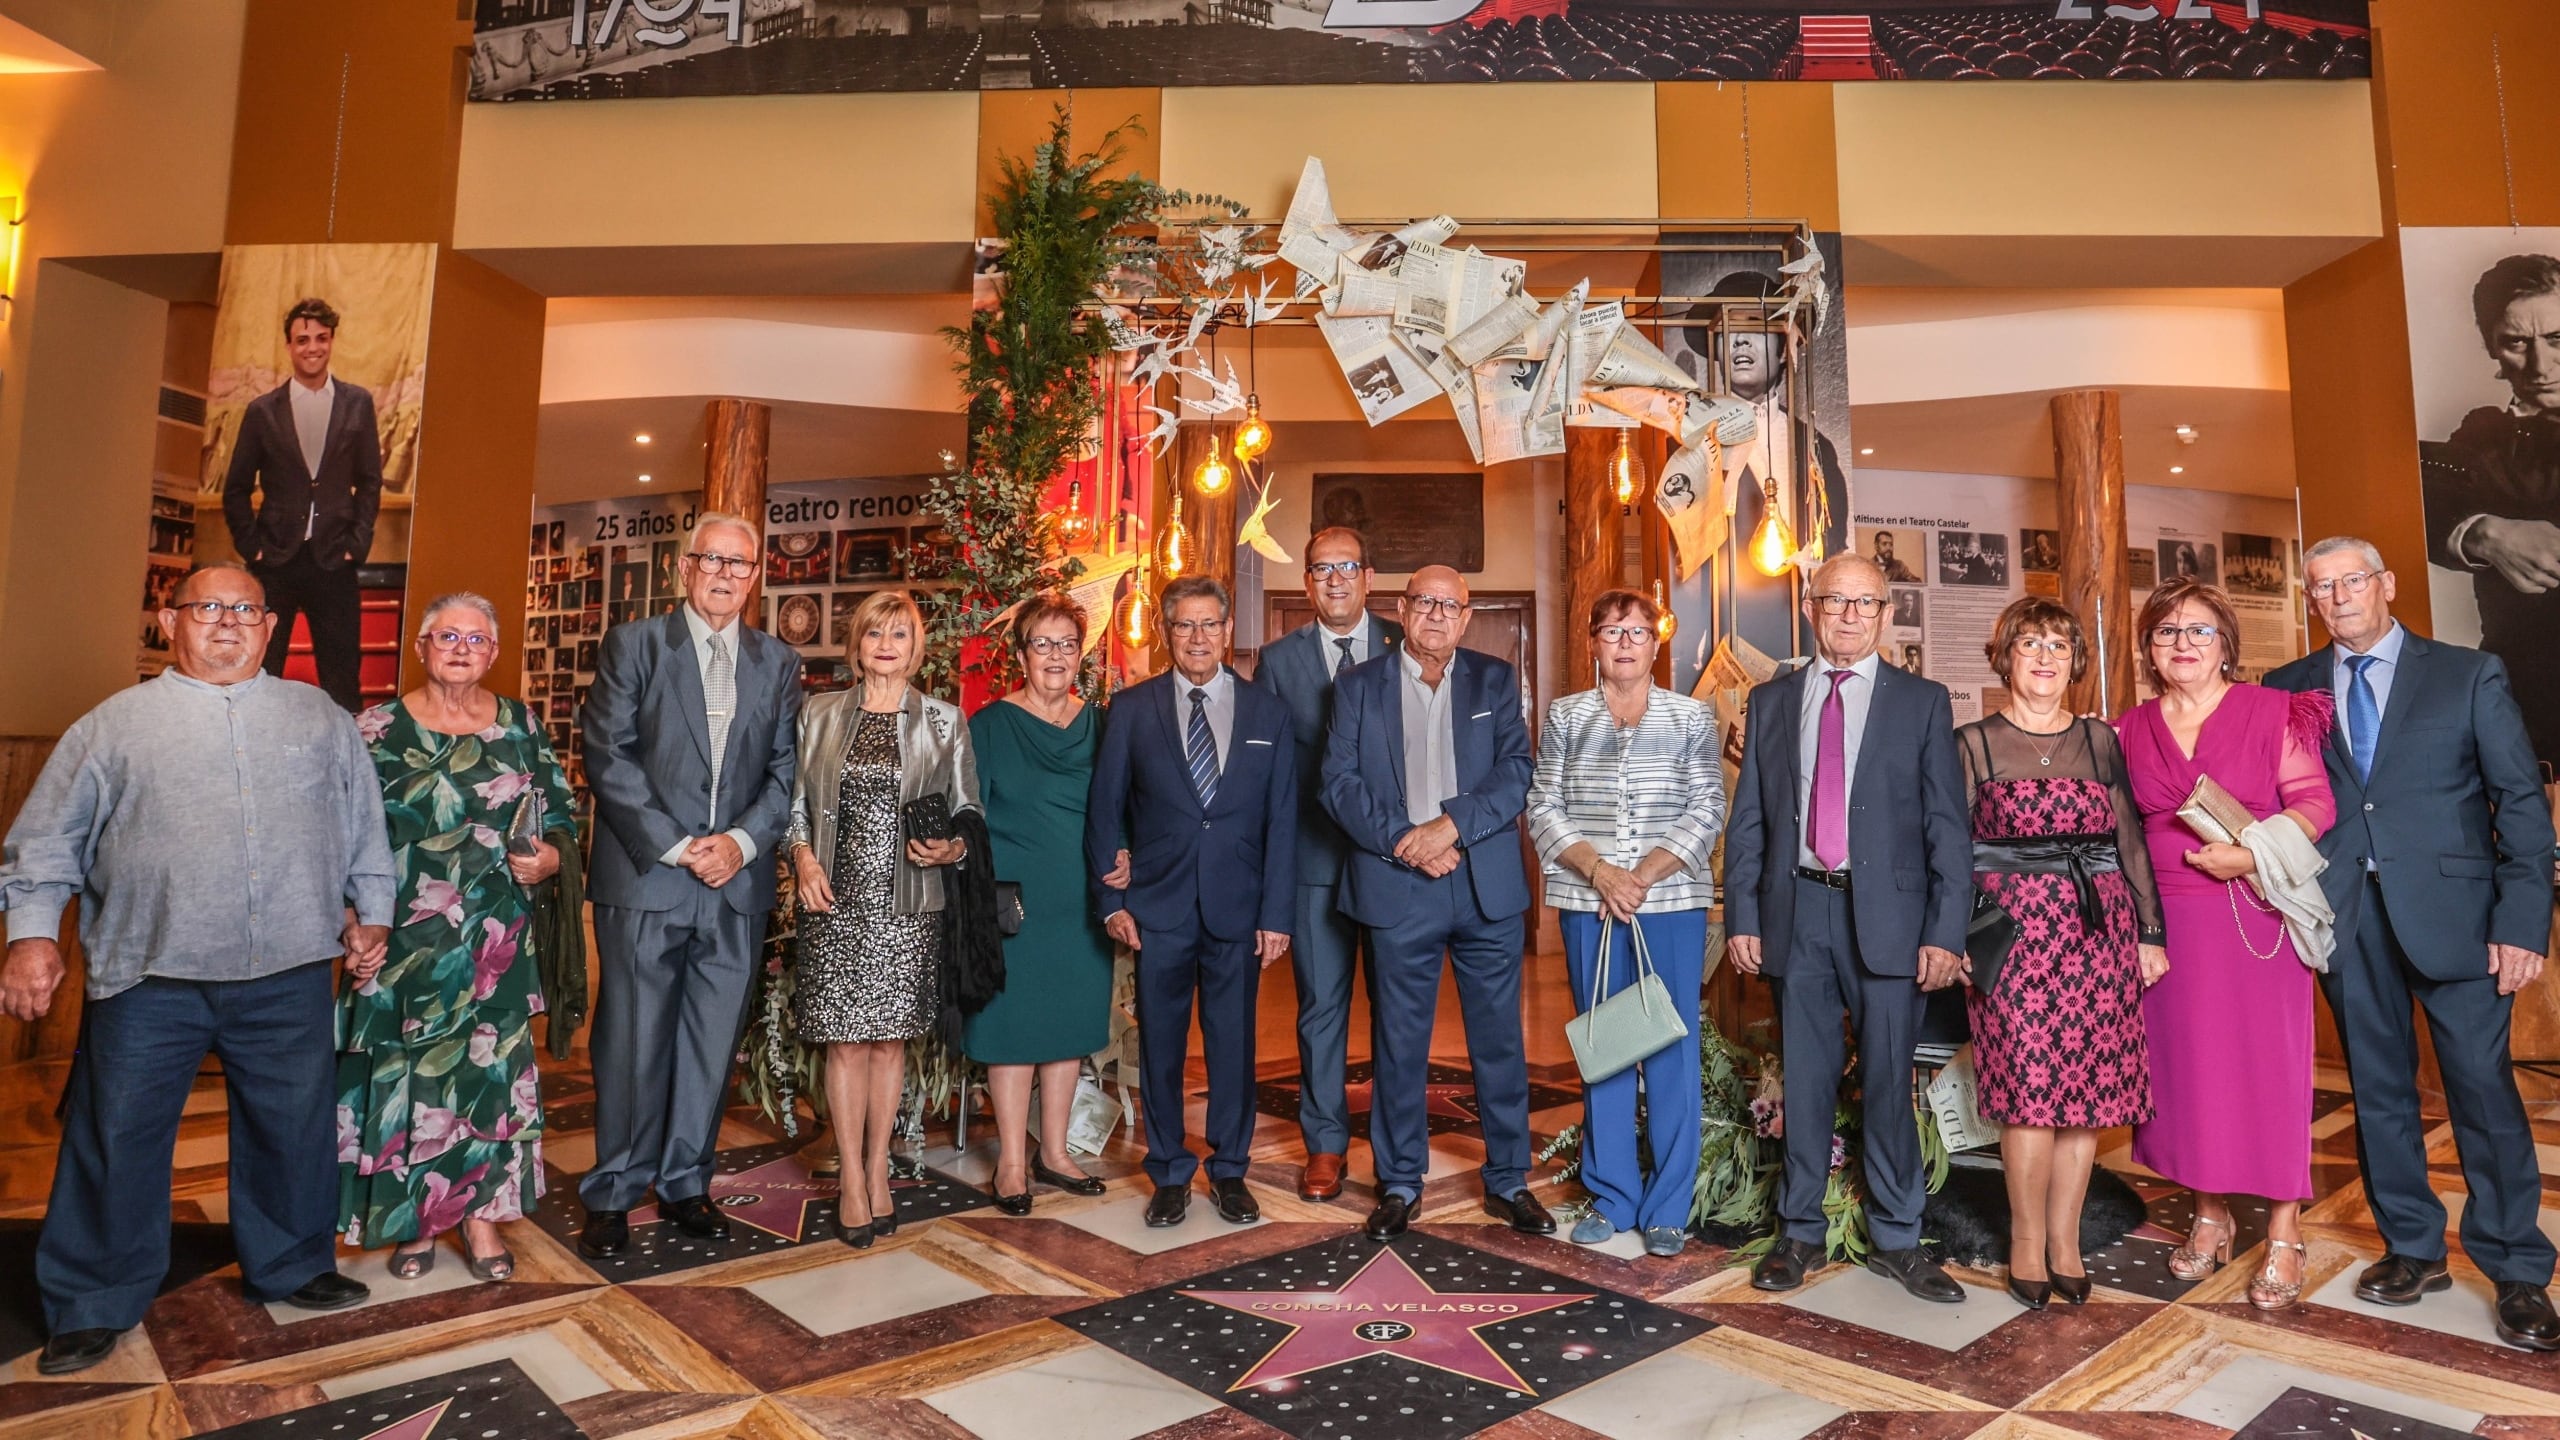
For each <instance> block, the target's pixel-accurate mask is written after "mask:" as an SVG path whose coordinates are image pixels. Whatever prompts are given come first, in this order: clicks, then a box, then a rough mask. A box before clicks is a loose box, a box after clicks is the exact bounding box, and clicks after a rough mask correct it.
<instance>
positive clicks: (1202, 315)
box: [1173, 300, 1218, 355]
mask: <svg viewBox="0 0 2560 1440" xmlns="http://www.w3.org/2000/svg"><path fill="white" fill-rule="evenodd" d="M1217 318H1218V307H1217V304H1216V302H1214V301H1208V300H1204V301H1202V302H1200V306H1199V308H1198V309H1196V310H1193V311H1192V312H1191V325H1190V328H1189V329H1187V330H1185V331H1184V332H1183V335H1182V343H1181V344H1179V345H1176V346H1174V347H1173V353H1174V354H1176V355H1186V354H1189V353H1190V352H1191V351H1194V350H1197V349H1199V348H1200V336H1201V334H1202V333H1203V332H1204V331H1206V330H1207V329H1208V328H1209V322H1210V321H1212V320H1215V319H1217Z"/></svg>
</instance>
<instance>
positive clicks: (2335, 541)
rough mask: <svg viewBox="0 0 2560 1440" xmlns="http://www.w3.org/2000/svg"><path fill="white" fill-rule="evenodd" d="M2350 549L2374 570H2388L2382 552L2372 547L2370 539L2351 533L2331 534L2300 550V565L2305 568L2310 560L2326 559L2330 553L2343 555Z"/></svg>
mask: <svg viewBox="0 0 2560 1440" xmlns="http://www.w3.org/2000/svg"><path fill="white" fill-rule="evenodd" d="M2351 551H2352V552H2353V553H2355V554H2358V555H2361V556H2363V557H2364V563H2366V564H2367V565H2370V566H2372V567H2373V568H2374V569H2376V570H2388V569H2390V568H2391V567H2390V565H2389V564H2387V563H2385V562H2384V560H2383V558H2382V552H2381V551H2380V550H2378V549H2376V548H2374V544H2373V542H2372V541H2370V540H2365V539H2360V538H2358V537H2356V536H2353V535H2332V536H2330V537H2329V538H2328V539H2326V540H2322V541H2320V542H2318V543H2316V544H2314V545H2313V546H2312V547H2311V548H2310V549H2308V550H2305V551H2303V552H2302V565H2303V568H2304V569H2306V570H2307V569H2309V568H2310V567H2311V562H2312V561H2314V560H2326V559H2328V558H2329V557H2330V556H2332V555H2344V554H2347V553H2349V552H2351Z"/></svg>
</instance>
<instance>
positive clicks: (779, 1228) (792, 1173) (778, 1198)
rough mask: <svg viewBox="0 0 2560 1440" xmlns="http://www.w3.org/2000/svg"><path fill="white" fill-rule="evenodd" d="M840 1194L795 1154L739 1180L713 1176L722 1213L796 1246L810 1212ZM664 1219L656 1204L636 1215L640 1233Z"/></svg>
mask: <svg viewBox="0 0 2560 1440" xmlns="http://www.w3.org/2000/svg"><path fill="white" fill-rule="evenodd" d="M835 1194H836V1183H835V1182H834V1181H832V1180H813V1179H811V1178H810V1176H809V1167H808V1166H806V1165H804V1164H802V1163H800V1157H798V1156H796V1155H785V1156H783V1157H782V1158H781V1159H779V1160H767V1161H766V1162H764V1163H763V1164H761V1165H758V1166H756V1167H755V1168H754V1169H752V1170H741V1171H739V1172H738V1173H736V1174H734V1175H714V1176H712V1177H711V1203H712V1204H714V1205H717V1206H719V1207H720V1212H721V1213H722V1214H724V1215H726V1216H728V1217H729V1218H730V1219H731V1220H734V1221H736V1222H737V1223H739V1224H741V1225H752V1226H754V1227H755V1228H756V1229H758V1230H761V1231H763V1232H764V1233H766V1234H767V1235H772V1236H777V1237H779V1238H781V1239H784V1240H788V1241H791V1242H792V1243H794V1244H797V1243H799V1240H800V1232H801V1229H802V1227H803V1226H805V1225H806V1224H807V1223H808V1220H809V1207H810V1206H812V1205H815V1204H817V1203H818V1202H820V1201H822V1200H832V1199H834V1198H835ZM663 1218H665V1217H664V1216H662V1215H661V1214H660V1213H659V1211H658V1207H657V1206H656V1205H643V1206H641V1207H640V1208H639V1209H637V1210H634V1211H632V1212H631V1224H632V1226H633V1228H635V1229H636V1228H638V1227H639V1226H642V1225H650V1224H654V1223H656V1222H657V1221H659V1220H661V1219H663Z"/></svg>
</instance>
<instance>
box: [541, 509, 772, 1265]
mask: <svg viewBox="0 0 2560 1440" xmlns="http://www.w3.org/2000/svg"><path fill="white" fill-rule="evenodd" d="M763 545H764V541H763V537H762V535H761V534H760V533H759V532H758V531H757V529H756V527H755V526H754V524H753V523H751V522H749V521H748V520H746V519H745V518H744V517H742V516H737V515H725V514H719V513H716V512H706V513H705V514H703V515H702V516H701V517H700V518H698V519H696V520H695V521H694V523H693V528H692V530H691V531H690V532H689V533H688V535H687V537H686V542H685V547H684V553H683V558H682V559H680V560H679V561H678V562H677V566H676V570H677V575H678V576H679V578H680V579H681V580H682V582H683V584H684V591H685V603H684V604H683V605H682V606H680V607H678V608H677V610H676V612H675V613H674V614H672V615H660V616H656V617H653V618H651V619H647V620H638V621H633V622H630V623H628V624H623V625H617V626H615V627H614V628H613V629H612V630H610V631H607V632H606V634H605V637H604V647H603V650H602V652H601V654H600V655H599V656H598V659H597V662H596V678H595V684H594V686H593V688H591V689H590V690H589V691H588V693H587V706H586V711H585V713H584V715H582V716H581V717H580V722H579V723H580V725H581V727H582V728H583V730H584V732H585V735H586V752H587V785H588V788H589V789H590V790H592V791H593V792H594V794H595V802H596V834H595V839H594V841H593V843H592V844H591V845H590V847H589V851H588V862H587V894H588V896H589V897H590V898H591V899H593V900H594V901H595V924H596V953H597V956H598V960H599V965H600V970H601V978H600V983H599V986H598V995H597V1000H596V1019H595V1035H594V1041H593V1050H594V1056H595V1076H596V1163H595V1167H594V1168H593V1169H591V1170H589V1171H588V1172H587V1174H586V1177H585V1178H584V1179H583V1180H581V1181H580V1182H579V1184H578V1198H579V1199H580V1200H581V1201H583V1202H584V1203H585V1205H586V1207H587V1221H586V1225H585V1228H584V1229H583V1230H582V1231H581V1232H580V1234H579V1236H578V1250H579V1252H580V1253H581V1254H584V1255H586V1256H588V1257H589V1258H590V1259H603V1258H607V1257H610V1256H614V1255H618V1254H621V1253H622V1251H623V1248H624V1247H625V1246H626V1245H627V1244H628V1243H629V1240H630V1219H629V1216H630V1212H631V1210H632V1209H633V1208H635V1207H637V1206H638V1205H639V1204H640V1203H641V1202H642V1200H643V1199H644V1198H646V1197H647V1195H648V1194H649V1192H650V1190H651V1189H652V1188H654V1189H655V1190H656V1191H657V1195H658V1209H659V1214H660V1215H661V1216H662V1217H663V1218H665V1219H666V1220H668V1221H670V1222H672V1223H673V1224H674V1225H675V1226H676V1228H677V1229H679V1230H682V1231H683V1232H684V1233H686V1234H688V1235H692V1236H695V1237H697V1238H703V1239H710V1238H715V1237H718V1236H724V1235H726V1234H728V1232H729V1222H728V1221H727V1220H726V1219H725V1218H723V1217H722V1215H721V1214H720V1212H719V1210H718V1209H717V1208H716V1207H714V1206H713V1205H712V1203H711V1199H710V1188H711V1170H712V1163H713V1149H714V1143H715V1141H716V1138H717V1136H718V1134H719V1130H720V1107H721V1101H722V1099H723V1097H724V1096H725V1095H726V1093H727V1091H728V1088H729V1062H730V1056H731V1055H732V1053H733V1052H734V1051H735V1050H736V1048H737V1044H738V1034H739V1030H740V1028H741V1027H742V1026H743V1025H744V1023H745V1021H746V1007H747V996H748V993H749V991H750V989H751V988H752V986H751V984H750V982H751V980H752V979H753V977H754V975H755V965H756V961H757V958H758V956H759V954H760V953H761V952H762V950H763V948H764V927H765V916H766V915H767V914H768V913H769V912H770V911H771V910H772V909H773V901H774V889H775V886H774V866H773V855H774V853H775V849H774V847H776V846H777V845H779V844H780V843H781V842H782V832H783V829H784V827H785V825H786V824H787V823H788V822H789V819H790V813H791V781H792V775H793V773H794V771H795V769H796V768H797V758H796V756H795V755H794V753H793V748H792V747H793V745H794V743H795V739H796V736H797V733H798V727H799V718H800V657H799V656H798V655H796V654H794V653H793V652H792V650H791V648H790V647H789V646H786V645H784V644H783V643H782V642H781V641H779V640H776V639H774V638H773V637H771V636H769V635H766V634H765V633H763V632H762V631H759V630H754V629H750V628H748V627H747V626H746V625H744V624H742V623H740V620H739V616H740V614H741V613H742V612H744V611H745V609H746V605H747V599H748V597H749V596H751V595H752V594H753V593H754V592H755V576H756V571H757V568H758V567H759V566H760V565H761V564H762V561H761V559H760V555H761V552H762V550H763Z"/></svg>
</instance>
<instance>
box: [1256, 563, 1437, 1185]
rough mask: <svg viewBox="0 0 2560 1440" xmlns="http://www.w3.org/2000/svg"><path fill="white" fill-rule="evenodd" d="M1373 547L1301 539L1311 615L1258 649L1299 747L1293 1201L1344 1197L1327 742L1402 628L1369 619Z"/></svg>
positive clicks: (1355, 947) (1336, 874)
mask: <svg viewBox="0 0 2560 1440" xmlns="http://www.w3.org/2000/svg"><path fill="white" fill-rule="evenodd" d="M1369 580H1370V570H1369V542H1368V541H1367V540H1365V539H1363V538H1362V537H1361V535H1360V532H1359V531H1357V530H1352V529H1348V528H1345V527H1343V526H1338V525H1337V526H1335V527H1334V528H1332V529H1330V530H1319V531H1317V532H1316V533H1315V535H1314V536H1313V537H1312V538H1311V539H1309V540H1308V541H1307V599H1308V600H1309V601H1310V602H1311V603H1313V604H1314V606H1315V610H1316V618H1315V619H1314V620H1312V621H1310V622H1308V623H1307V624H1305V625H1301V626H1299V627H1298V628H1297V629H1295V630H1292V631H1290V632H1289V633H1288V634H1286V635H1283V636H1281V637H1280V638H1279V639H1277V640H1274V641H1272V642H1271V643H1270V644H1268V645H1265V646H1263V647H1262V663H1261V665H1260V666H1259V667H1258V668H1256V669H1255V671H1254V675H1253V683H1254V684H1256V685H1258V686H1260V687H1262V688H1263V689H1265V690H1267V691H1269V692H1271V693H1272V694H1273V695H1276V696H1278V697H1280V701H1281V703H1282V704H1284V705H1287V706H1288V707H1289V721H1290V726H1291V728H1292V729H1294V730H1295V731H1296V732H1297V737H1298V748H1297V760H1298V908H1297V917H1296V918H1297V925H1296V928H1295V929H1293V930H1291V931H1290V932H1289V937H1290V938H1289V958H1290V962H1291V964H1292V966H1293V967H1294V968H1295V969H1296V971H1297V980H1298V1132H1299V1134H1300V1135H1302V1136H1303V1137H1305V1140H1306V1144H1307V1168H1306V1171H1305V1173H1304V1174H1303V1175H1302V1176H1301V1177H1300V1179H1299V1181H1298V1195H1299V1198H1301V1199H1305V1200H1331V1199H1332V1198H1333V1197H1335V1196H1336V1195H1339V1194H1341V1193H1342V1168H1343V1166H1342V1157H1343V1152H1344V1151H1346V1150H1347V1149H1349V1148H1350V1145H1351V1117H1350V1105H1349V1103H1348V1102H1347V1101H1346V1100H1345V1098H1344V1095H1343V1079H1342V1071H1343V1066H1344V1063H1345V1056H1346V1049H1347V1045H1348V1042H1349V1040H1350V1036H1351V970H1352V964H1353V961H1354V960H1355V959H1356V958H1357V956H1358V953H1359V950H1360V925H1359V922H1357V921H1355V920H1353V919H1352V918H1351V917H1350V916H1348V915H1345V914H1343V913H1342V904H1341V901H1342V887H1341V884H1340V881H1341V878H1342V860H1343V856H1344V855H1345V854H1347V853H1349V851H1350V849H1351V842H1350V841H1349V840H1348V839H1346V838H1344V836H1343V833H1342V827H1341V826H1339V825H1336V824H1334V823H1333V817H1332V816H1331V815H1328V814H1326V813H1325V808H1324V741H1325V732H1326V731H1327V730H1328V729H1329V728H1330V727H1331V725H1332V722H1333V682H1334V680H1335V678H1336V677H1337V676H1339V675H1341V673H1342V672H1343V671H1345V670H1348V669H1350V668H1351V667H1352V666H1354V665H1357V664H1360V663H1361V662H1363V661H1366V660H1369V659H1372V658H1374V657H1376V656H1379V655H1383V654H1386V653H1387V652H1388V651H1389V650H1391V649H1393V648H1394V646H1395V645H1396V642H1398V641H1400V640H1402V639H1403V638H1404V627H1403V626H1401V625H1398V624H1397V623H1395V622H1394V621H1392V620H1381V619H1379V618H1378V617H1377V616H1374V615H1372V614H1370V613H1369Z"/></svg>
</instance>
